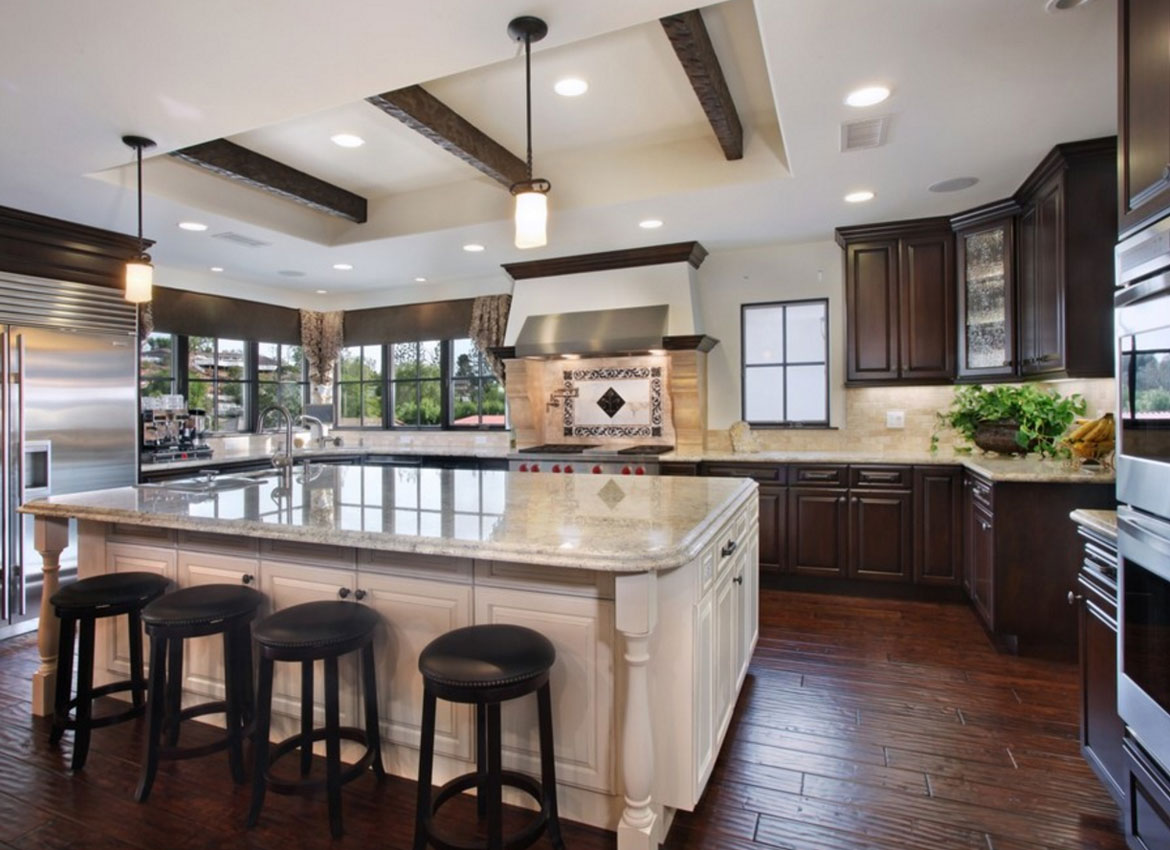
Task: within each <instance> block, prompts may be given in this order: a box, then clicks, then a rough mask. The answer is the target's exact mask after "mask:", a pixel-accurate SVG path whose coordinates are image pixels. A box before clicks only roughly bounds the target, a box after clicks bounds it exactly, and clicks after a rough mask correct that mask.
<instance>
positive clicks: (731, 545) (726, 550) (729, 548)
mask: <svg viewBox="0 0 1170 850" xmlns="http://www.w3.org/2000/svg"><path fill="white" fill-rule="evenodd" d="M738 546H739V543H737V542H736V541H734V540H728V541H727V545H726V546H724V547H723V548H722V549H720V550H719V554H720V556H722V557H724V558H726V557H727V556H728V555H730V554H731V553H732V552H734V551H735V550H736V548H737V547H738Z"/></svg>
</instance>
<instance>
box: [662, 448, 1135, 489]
mask: <svg viewBox="0 0 1170 850" xmlns="http://www.w3.org/2000/svg"><path fill="white" fill-rule="evenodd" d="M661 459H662V460H663V461H665V462H670V461H678V462H682V463H698V462H700V461H723V462H728V463H888V464H916V465H926V464H942V465H945V466H962V467H964V468H966V469H969V470H971V471H972V472H974V473H977V474H978V475H982V476H983V477H985V478H987V479H989V480H991V481H1015V482H1036V483H1067V484H1084V483H1088V484H1112V483H1113V481H1114V480H1115V477H1114V473H1113V471H1112V470H1107V469H1103V468H1101V467H1091V466H1082V467H1080V468H1079V469H1078V468H1076V467H1070V466H1069V465H1067V464H1066V463H1065V461H1062V460H1041V459H1039V458H1037V457H1035V456H1032V457H998V456H984V455H968V454H955V453H953V452H943V451H940V452H938V453H936V454H931V453H930V452H874V451H871V452H802V451H760V452H726V451H725V452H713V451H705V452H702V453H701V454H700V453H694V452H691V453H682V452H672V453H671V454H667V455H663V456H662V458H661Z"/></svg>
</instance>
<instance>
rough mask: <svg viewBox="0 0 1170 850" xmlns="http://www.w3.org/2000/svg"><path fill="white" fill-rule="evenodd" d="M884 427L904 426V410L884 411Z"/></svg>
mask: <svg viewBox="0 0 1170 850" xmlns="http://www.w3.org/2000/svg"><path fill="white" fill-rule="evenodd" d="M886 427H887V428H905V427H906V411H904V410H887V411H886Z"/></svg>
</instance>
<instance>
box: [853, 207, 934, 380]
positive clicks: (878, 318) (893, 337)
mask: <svg viewBox="0 0 1170 850" xmlns="http://www.w3.org/2000/svg"><path fill="white" fill-rule="evenodd" d="M836 236H837V242H838V243H839V244H840V245H841V247H842V248H843V249H844V250H845V302H846V364H845V369H846V381H847V382H849V383H853V384H867V383H891V382H899V381H900V382H906V383H931V382H939V381H948V380H950V379H952V378H953V377H954V375H955V309H954V304H955V286H954V234H953V233H952V232H951V229H950V222H949V221H948V220H947V219H942V218H939V219H919V220H915V221H906V222H896V223H892V224H874V225H865V226H862V227H846V228H839V229H838V230H837V233H836Z"/></svg>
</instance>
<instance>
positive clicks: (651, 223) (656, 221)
mask: <svg viewBox="0 0 1170 850" xmlns="http://www.w3.org/2000/svg"><path fill="white" fill-rule="evenodd" d="M638 227H640V228H642V229H643V230H657V229H658V228H660V227H662V219H660V218H647V219H643V220H642V221H639V222H638Z"/></svg>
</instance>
